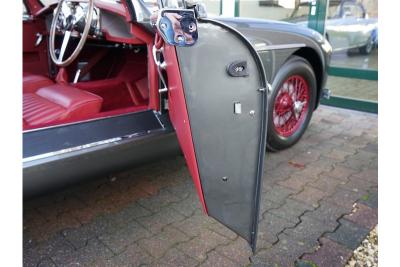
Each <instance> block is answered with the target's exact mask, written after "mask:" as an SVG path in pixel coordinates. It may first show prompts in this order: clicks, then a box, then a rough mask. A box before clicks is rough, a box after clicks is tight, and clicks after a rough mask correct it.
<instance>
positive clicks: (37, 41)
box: [35, 33, 43, 46]
mask: <svg viewBox="0 0 400 267" xmlns="http://www.w3.org/2000/svg"><path fill="white" fill-rule="evenodd" d="M42 41H43V34H41V33H36V42H35V46H39V45H40V43H41V42H42Z"/></svg>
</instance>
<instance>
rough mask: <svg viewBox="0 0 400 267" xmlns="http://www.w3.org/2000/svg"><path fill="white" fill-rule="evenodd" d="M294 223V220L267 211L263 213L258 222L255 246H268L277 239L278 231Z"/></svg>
mask: <svg viewBox="0 0 400 267" xmlns="http://www.w3.org/2000/svg"><path fill="white" fill-rule="evenodd" d="M295 225H296V223H295V222H290V221H287V220H285V219H283V218H280V217H278V216H276V215H274V214H272V213H269V212H267V213H265V215H264V219H263V220H261V221H260V222H259V224H258V240H257V247H261V248H262V247H269V245H270V244H271V243H275V242H276V241H278V237H277V234H278V233H280V232H282V231H283V230H284V229H285V228H288V227H293V226H295Z"/></svg>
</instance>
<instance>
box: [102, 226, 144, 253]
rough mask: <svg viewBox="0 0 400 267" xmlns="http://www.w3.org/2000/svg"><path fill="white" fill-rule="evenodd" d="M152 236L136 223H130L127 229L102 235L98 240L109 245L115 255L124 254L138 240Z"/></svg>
mask: <svg viewBox="0 0 400 267" xmlns="http://www.w3.org/2000/svg"><path fill="white" fill-rule="evenodd" d="M149 236H151V234H150V232H149V231H147V230H146V229H145V228H143V227H142V226H140V225H139V224H138V223H136V222H134V221H133V222H130V223H129V224H127V226H126V227H124V228H122V229H120V230H117V231H116V232H113V233H106V234H104V235H100V236H99V237H98V238H99V239H100V241H101V242H103V243H104V244H106V245H107V247H109V248H110V249H111V250H112V251H113V252H114V253H115V254H119V253H120V252H122V251H123V250H124V249H125V247H126V246H128V245H130V244H132V243H133V242H135V241H136V240H138V239H140V238H144V237H149Z"/></svg>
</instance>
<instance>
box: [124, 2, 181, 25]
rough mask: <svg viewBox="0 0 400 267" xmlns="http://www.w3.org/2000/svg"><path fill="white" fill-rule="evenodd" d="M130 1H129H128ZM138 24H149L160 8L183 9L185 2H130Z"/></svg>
mask: <svg viewBox="0 0 400 267" xmlns="http://www.w3.org/2000/svg"><path fill="white" fill-rule="evenodd" d="M128 1H129V0H128ZM130 1H131V2H132V4H133V6H134V8H135V15H136V20H137V21H138V22H149V21H150V17H151V15H153V14H154V13H155V12H157V11H158V10H159V9H160V8H183V7H184V4H183V0H130Z"/></svg>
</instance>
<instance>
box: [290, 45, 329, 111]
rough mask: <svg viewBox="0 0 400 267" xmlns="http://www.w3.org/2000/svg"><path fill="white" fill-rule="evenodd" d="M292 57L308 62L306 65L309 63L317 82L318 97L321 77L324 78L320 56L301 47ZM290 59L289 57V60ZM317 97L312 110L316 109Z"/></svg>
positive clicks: (310, 49)
mask: <svg viewBox="0 0 400 267" xmlns="http://www.w3.org/2000/svg"><path fill="white" fill-rule="evenodd" d="M292 56H299V57H302V58H304V59H305V60H307V61H308V63H310V65H311V67H312V69H313V71H314V73H315V78H316V80H317V96H319V95H320V93H321V90H322V82H323V76H324V73H323V72H324V69H323V66H322V60H321V58H320V56H319V55H318V53H317V52H316V51H315V50H314V49H312V48H310V47H303V48H300V49H299V50H297V51H296V52H294V53H293V54H292ZM290 58H291V57H289V59H290ZM318 101H319V100H318V97H317V99H316V101H315V103H314V105H315V106H314V108H316V107H317V106H318Z"/></svg>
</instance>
